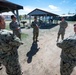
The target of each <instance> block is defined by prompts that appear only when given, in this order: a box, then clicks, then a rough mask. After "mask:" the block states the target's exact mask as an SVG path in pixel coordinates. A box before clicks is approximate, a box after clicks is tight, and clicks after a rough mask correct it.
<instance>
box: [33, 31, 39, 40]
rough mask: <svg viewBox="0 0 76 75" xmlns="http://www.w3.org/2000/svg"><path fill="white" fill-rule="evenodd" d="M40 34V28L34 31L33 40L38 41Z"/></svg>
mask: <svg viewBox="0 0 76 75" xmlns="http://www.w3.org/2000/svg"><path fill="white" fill-rule="evenodd" d="M38 36H39V30H38V31H33V41H35V40H36V41H37V40H38Z"/></svg>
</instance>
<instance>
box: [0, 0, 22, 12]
mask: <svg viewBox="0 0 76 75" xmlns="http://www.w3.org/2000/svg"><path fill="white" fill-rule="evenodd" d="M18 9H23V6H20V5H18V4H15V3H12V2H9V1H6V0H0V13H3V12H8V11H14V10H18Z"/></svg>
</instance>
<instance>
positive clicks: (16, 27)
mask: <svg viewBox="0 0 76 75" xmlns="http://www.w3.org/2000/svg"><path fill="white" fill-rule="evenodd" d="M11 19H12V22H11V23H10V25H9V27H10V29H11V30H12V31H13V34H14V35H16V36H17V37H19V38H20V39H21V29H20V27H19V23H18V22H17V21H16V16H15V15H12V16H11Z"/></svg>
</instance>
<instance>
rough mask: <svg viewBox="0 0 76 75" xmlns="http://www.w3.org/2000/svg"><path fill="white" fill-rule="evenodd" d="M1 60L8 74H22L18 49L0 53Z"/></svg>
mask: <svg viewBox="0 0 76 75" xmlns="http://www.w3.org/2000/svg"><path fill="white" fill-rule="evenodd" d="M0 61H1V63H2V64H3V65H4V66H5V68H6V73H7V74H8V75H22V74H21V68H20V64H19V61H18V53H17V50H13V51H12V52H9V53H4V54H2V55H0Z"/></svg>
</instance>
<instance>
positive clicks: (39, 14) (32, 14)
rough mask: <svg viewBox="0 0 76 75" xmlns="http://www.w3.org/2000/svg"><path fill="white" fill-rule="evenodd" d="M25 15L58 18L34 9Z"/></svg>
mask: <svg viewBox="0 0 76 75" xmlns="http://www.w3.org/2000/svg"><path fill="white" fill-rule="evenodd" d="M27 15H29V16H58V15H57V14H54V13H50V12H47V11H44V10H41V9H38V8H36V9H35V10H33V11H31V12H30V13H28V14H27Z"/></svg>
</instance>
